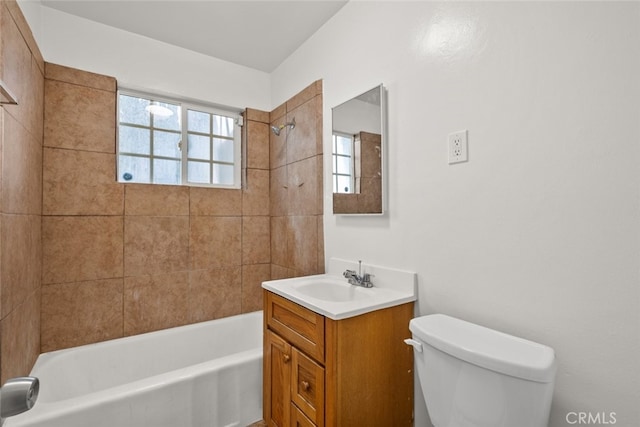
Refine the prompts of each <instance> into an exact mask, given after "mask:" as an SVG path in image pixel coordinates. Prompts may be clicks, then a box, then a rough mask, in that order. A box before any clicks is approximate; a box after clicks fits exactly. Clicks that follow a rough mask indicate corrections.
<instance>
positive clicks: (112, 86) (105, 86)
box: [45, 63, 118, 92]
mask: <svg viewBox="0 0 640 427" xmlns="http://www.w3.org/2000/svg"><path fill="white" fill-rule="evenodd" d="M45 78H46V79H48V80H57V81H60V82H66V83H72V84H75V85H78V86H86V87H91V88H94V89H100V90H106V91H110V92H115V91H116V90H117V89H118V88H117V84H116V79H114V78H113V77H108V76H103V75H101V74H95V73H90V72H88V71H83V70H78V69H76V68H70V67H65V66H62V65H57V64H51V63H46V64H45Z"/></svg>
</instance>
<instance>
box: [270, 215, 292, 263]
mask: <svg viewBox="0 0 640 427" xmlns="http://www.w3.org/2000/svg"><path fill="white" fill-rule="evenodd" d="M288 222H289V220H288V217H286V216H272V217H271V262H272V263H273V264H277V265H280V266H283V267H288V266H289V258H290V256H289V247H288V245H287V244H288V241H287V234H288V228H289V225H288Z"/></svg>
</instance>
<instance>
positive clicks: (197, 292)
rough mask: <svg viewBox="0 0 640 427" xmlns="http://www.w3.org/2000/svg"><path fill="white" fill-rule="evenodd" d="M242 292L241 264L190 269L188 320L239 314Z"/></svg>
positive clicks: (210, 318)
mask: <svg viewBox="0 0 640 427" xmlns="http://www.w3.org/2000/svg"><path fill="white" fill-rule="evenodd" d="M241 292H242V268H241V267H240V266H238V267H228V268H215V269H208V270H196V271H192V272H191V273H190V291H189V316H190V317H189V320H190V322H203V321H206V320H212V319H218V318H221V317H227V316H233V315H236V314H240V311H241Z"/></svg>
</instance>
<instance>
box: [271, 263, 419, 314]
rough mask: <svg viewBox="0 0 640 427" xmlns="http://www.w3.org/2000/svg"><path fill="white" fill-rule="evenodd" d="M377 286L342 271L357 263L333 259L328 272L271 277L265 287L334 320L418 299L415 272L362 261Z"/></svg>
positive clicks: (351, 267)
mask: <svg viewBox="0 0 640 427" xmlns="http://www.w3.org/2000/svg"><path fill="white" fill-rule="evenodd" d="M363 267H364V271H365V272H367V273H369V274H371V275H372V277H373V278H372V282H373V283H374V286H373V287H371V288H364V287H361V286H355V285H351V284H349V283H348V282H347V279H345V278H343V277H342V275H341V274H342V273H341V271H344V270H346V269H354V268H355V269H356V270H357V263H354V262H349V261H344V260H338V259H331V260H330V264H329V273H328V274H318V275H313V276H302V277H295V278H292V279H280V280H269V281H266V282H263V283H262V287H263V288H264V289H266V290H268V291H271V292H273V293H275V294H277V295H280V296H281V297H283V298H286V299H288V300H290V301H293V302H295V303H297V304H300V305H301V306H303V307H306V308H308V309H310V310H312V311H314V312H316V313H318V314H322V315H324V316H326V317H328V318H330V319H333V320H341V319H346V318H349V317H354V316H358V315H361V314H365V313H369V312H371V311H375V310H379V309H382V308H388V307H393V306H396V305H400V304H404V303H407V302H411V301H415V300H416V296H417V293H416V286H415V273H411V272H407V271H401V270H394V269H389V268H384V267H379V266H373V265H367V264H363Z"/></svg>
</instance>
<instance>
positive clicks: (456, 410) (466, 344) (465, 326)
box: [405, 314, 556, 427]
mask: <svg viewBox="0 0 640 427" xmlns="http://www.w3.org/2000/svg"><path fill="white" fill-rule="evenodd" d="M409 329H410V330H411V332H412V336H413V339H409V340H405V342H407V344H410V345H412V346H413V347H414V355H415V358H414V359H415V364H416V371H417V372H418V379H419V381H420V387H421V388H422V391H423V394H424V398H425V401H426V404H427V409H428V411H429V417H430V418H431V422H432V423H433V425H434V426H435V427H546V426H547V423H548V420H549V411H550V409H551V399H552V396H553V386H554V380H555V373H556V361H555V355H554V351H553V349H552V348H550V347H547V346H545V345H542V344H537V343H534V342H532V341H528V340H525V339H522V338H518V337H514V336H511V335H507V334H504V333H502V332H498V331H494V330H492V329H488V328H485V327H482V326H479V325H475V324H473V323H469V322H466V321H464V320H460V319H456V318H453V317H449V316H446V315H443V314H433V315H428V316H422V317H417V318H415V319H412V320H411V321H410V322H409Z"/></svg>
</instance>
